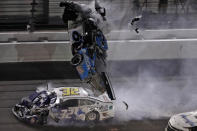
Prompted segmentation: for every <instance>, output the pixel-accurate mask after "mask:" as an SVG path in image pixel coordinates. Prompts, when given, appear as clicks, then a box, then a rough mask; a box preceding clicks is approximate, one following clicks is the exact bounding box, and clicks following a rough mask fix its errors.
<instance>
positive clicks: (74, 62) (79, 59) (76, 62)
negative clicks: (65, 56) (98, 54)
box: [71, 54, 83, 66]
mask: <svg viewBox="0 0 197 131" xmlns="http://www.w3.org/2000/svg"><path fill="white" fill-rule="evenodd" d="M82 61H83V56H82V55H80V54H76V55H74V57H73V58H72V59H71V65H73V66H78V65H80V64H81V63H82Z"/></svg>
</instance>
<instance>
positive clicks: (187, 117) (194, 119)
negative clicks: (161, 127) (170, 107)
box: [170, 112, 197, 129]
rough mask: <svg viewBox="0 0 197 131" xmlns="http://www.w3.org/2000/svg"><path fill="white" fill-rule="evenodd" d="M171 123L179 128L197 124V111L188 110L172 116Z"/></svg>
mask: <svg viewBox="0 0 197 131" xmlns="http://www.w3.org/2000/svg"><path fill="white" fill-rule="evenodd" d="M170 124H171V125H172V126H173V127H175V128H177V129H180V128H191V127H195V126H197V112H186V113H181V114H177V115H174V116H172V117H171V119H170Z"/></svg>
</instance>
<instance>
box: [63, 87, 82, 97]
mask: <svg viewBox="0 0 197 131" xmlns="http://www.w3.org/2000/svg"><path fill="white" fill-rule="evenodd" d="M61 91H62V96H72V95H79V88H62V89H61Z"/></svg>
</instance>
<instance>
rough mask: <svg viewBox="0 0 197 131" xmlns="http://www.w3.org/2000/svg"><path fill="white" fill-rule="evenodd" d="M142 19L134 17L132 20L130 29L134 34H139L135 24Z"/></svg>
mask: <svg viewBox="0 0 197 131" xmlns="http://www.w3.org/2000/svg"><path fill="white" fill-rule="evenodd" d="M141 18H142V16H141V15H140V16H137V17H134V18H133V19H132V20H131V23H130V25H131V27H132V28H133V30H135V32H136V33H139V28H138V27H137V22H139V21H140V19H141Z"/></svg>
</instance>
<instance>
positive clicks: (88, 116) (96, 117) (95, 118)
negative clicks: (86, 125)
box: [86, 111, 99, 121]
mask: <svg viewBox="0 0 197 131" xmlns="http://www.w3.org/2000/svg"><path fill="white" fill-rule="evenodd" d="M98 120H99V113H98V112H96V111H92V112H89V113H88V114H86V121H98Z"/></svg>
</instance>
